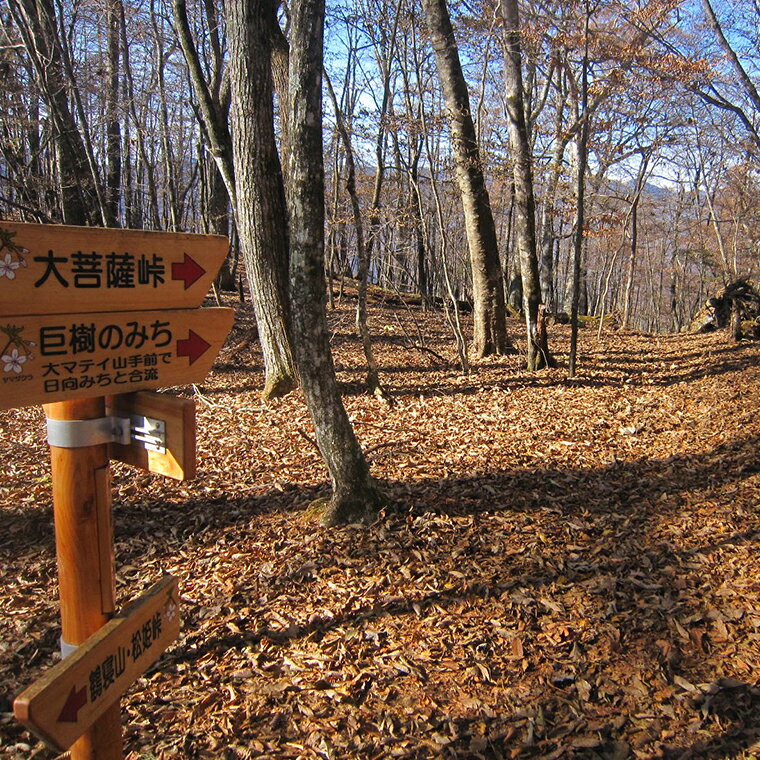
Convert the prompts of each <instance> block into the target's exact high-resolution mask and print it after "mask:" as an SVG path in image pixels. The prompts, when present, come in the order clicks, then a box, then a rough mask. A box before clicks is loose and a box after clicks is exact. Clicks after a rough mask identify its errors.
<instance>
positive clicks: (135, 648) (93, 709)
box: [14, 575, 179, 752]
mask: <svg viewBox="0 0 760 760" xmlns="http://www.w3.org/2000/svg"><path fill="white" fill-rule="evenodd" d="M178 635H179V590H178V588H177V579H176V578H172V576H170V575H167V576H165V577H164V578H163V579H162V580H161V581H159V582H158V583H156V584H155V586H153V588H152V589H150V590H149V591H148V592H147V593H146V594H145V595H144V596H142V597H140V598H139V599H138V600H137V601H136V602H134V603H133V604H132V605H130V606H129V607H128V608H126V609H125V610H124V611H123V612H121V613H120V614H119V615H117V616H116V617H114V618H112V619H111V620H109V621H108V623H106V624H105V625H104V626H103V627H102V628H100V630H98V631H97V632H96V633H94V634H93V635H92V636H90V637H89V638H88V639H87V640H86V641H85V642H84V643H83V644H82V645H81V646H80V647H78V648H77V649H76V651H75V652H74V653H73V654H71V655H70V656H69V657H67V658H66V659H64V660H61V662H59V663H58V664H57V665H56V666H55V667H53V668H51V669H50V670H49V671H48V672H47V673H46V674H45V675H44V676H43V677H42V678H40V679H39V680H38V681H37V682H36V683H34V684H33V685H32V686H30V687H29V688H28V689H26V690H25V691H24V692H22V693H21V694H20V695H19V696H18V697H16V701H15V703H14V710H15V714H16V717H17V718H18V719H19V720H20V721H21V722H22V723H23V724H24V725H25V726H28V727H29V728H31V729H32V730H34V731H35V733H37V734H39V735H40V736H42V737H44V739H45V740H46V741H47V742H48V744H50V745H51V746H52V747H54V748H55V749H57V750H58V751H60V752H63V751H64V750H66V749H67V748H68V747H70V746H71V745H72V744H73V743H74V741H75V740H76V739H78V738H79V736H80V735H81V734H82V733H84V731H85V730H86V729H87V728H89V727H90V726H91V725H92V724H93V723H94V722H95V721H96V720H97V719H98V718H99V717H100V716H101V715H102V714H103V713H104V712H105V711H106V710H107V709H108V708H109V707H110V706H111V705H112V704H113V703H114V702H115V701H116V700H117V699H118V698H119V697H120V696H121V695H122V694H123V693H124V692H125V691H126V690H127V689H128V688H129V687H130V686H131V685H132V684H133V683H134V681H135V679H136V678H138V677H139V676H140V675H141V674H142V673H143V672H145V670H146V669H147V668H148V667H149V666H150V665H152V664H153V663H154V662H155V661H156V659H157V658H158V656H159V655H160V654H161V653H162V652H163V651H164V650H165V649H166V647H167V646H168V645H169V644H171V643H172V642H173V641H174V640H175V639H176V638H177V636H178Z"/></svg>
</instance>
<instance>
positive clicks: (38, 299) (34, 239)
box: [0, 220, 228, 316]
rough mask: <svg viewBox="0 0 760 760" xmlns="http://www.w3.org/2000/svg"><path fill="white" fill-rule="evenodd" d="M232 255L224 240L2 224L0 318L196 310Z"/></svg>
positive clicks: (210, 236)
mask: <svg viewBox="0 0 760 760" xmlns="http://www.w3.org/2000/svg"><path fill="white" fill-rule="evenodd" d="M227 250H228V241H227V238H226V237H223V236H221V235H190V234H185V233H168V232H148V231H145V230H123V229H104V228H99V227H71V226H64V225H55V224H22V223H20V222H6V221H2V220H0V316H16V315H19V314H66V313H69V312H71V311H73V310H76V311H81V312H88V313H91V312H107V311H116V310H120V309H122V310H130V311H141V310H147V309H189V308H194V307H196V306H200V305H201V303H203V299H204V297H205V296H206V293H207V292H208V289H209V287H210V286H211V282H212V280H213V279H214V277H216V273H217V272H218V271H219V268H220V267H221V265H222V263H223V262H224V259H225V257H226V256H227ZM72 304H76V306H75V307H74V309H72Z"/></svg>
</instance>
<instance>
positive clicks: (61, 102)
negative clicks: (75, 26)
mask: <svg viewBox="0 0 760 760" xmlns="http://www.w3.org/2000/svg"><path fill="white" fill-rule="evenodd" d="M8 8H9V10H10V11H11V13H12V15H13V19H14V21H15V23H16V26H17V27H18V29H19V32H20V33H21V38H22V40H23V42H24V47H25V48H26V52H27V55H28V56H29V60H30V61H31V64H32V69H33V71H34V75H35V78H36V80H37V85H38V87H39V89H40V92H41V93H42V97H43V99H44V100H45V103H46V105H47V108H48V113H49V118H50V123H51V126H52V133H53V140H54V143H55V149H56V163H57V167H58V174H59V181H60V196H61V197H60V213H61V220H62V221H63V222H64V223H65V224H92V223H93V222H98V221H101V218H100V216H99V215H98V213H97V212H98V209H99V208H100V204H99V203H98V198H97V193H96V189H95V187H94V180H93V175H92V173H91V171H90V166H89V162H88V159H87V152H86V148H85V144H84V139H83V137H82V133H81V131H80V129H79V126H78V125H77V123H76V120H75V118H74V114H73V113H72V111H71V108H70V107H69V95H68V91H67V83H68V85H70V86H71V87H73V86H74V83H73V82H70V81H68V76H67V72H66V66H65V62H64V54H63V51H62V49H61V44H60V40H59V38H58V30H57V27H56V15H55V8H54V5H53V3H52V0H10V2H9V3H8Z"/></svg>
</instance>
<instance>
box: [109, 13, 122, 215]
mask: <svg viewBox="0 0 760 760" xmlns="http://www.w3.org/2000/svg"><path fill="white" fill-rule="evenodd" d="M120 5H121V3H120V0H108V2H107V5H106V26H107V29H106V38H107V44H108V50H107V54H106V102H105V109H106V157H107V163H108V169H107V173H106V211H107V216H108V218H109V220H110V221H111V224H112V225H114V226H115V225H116V223H117V220H118V219H119V200H120V198H121V122H120V121H119V58H120V56H119V31H120V28H121V17H120Z"/></svg>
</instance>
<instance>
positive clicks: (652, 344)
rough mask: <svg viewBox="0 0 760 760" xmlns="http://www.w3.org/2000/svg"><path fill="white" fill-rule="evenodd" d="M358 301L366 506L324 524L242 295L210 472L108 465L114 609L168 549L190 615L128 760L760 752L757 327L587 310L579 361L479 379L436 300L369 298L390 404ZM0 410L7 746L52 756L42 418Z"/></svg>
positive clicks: (348, 323) (51, 632) (304, 445)
mask: <svg viewBox="0 0 760 760" xmlns="http://www.w3.org/2000/svg"><path fill="white" fill-rule="evenodd" d="M352 306H353V304H352V303H351V302H345V303H344V304H342V305H340V306H339V307H338V309H337V310H335V311H332V312H330V315H329V319H330V323H331V327H332V330H333V345H334V349H335V355H336V361H337V365H338V370H339V373H338V374H339V379H340V381H341V383H342V385H343V389H344V392H345V396H344V400H345V404H346V407H347V409H348V412H349V414H350V416H351V419H352V420H353V423H354V427H355V430H356V432H357V435H358V436H359V438H360V440H361V443H362V445H363V447H364V450H365V451H366V452H367V455H368V457H369V459H370V460H371V466H372V472H373V473H374V475H375V476H376V477H377V478H378V480H379V481H380V482H381V483H382V485H383V488H384V489H385V492H386V494H387V496H388V500H389V503H388V507H387V509H386V510H385V511H384V512H383V513H382V514H381V516H380V518H379V519H378V520H377V522H376V523H375V524H374V525H372V526H371V527H368V528H359V527H347V528H341V529H332V530H327V529H324V528H321V527H320V526H319V525H318V523H317V522H316V521H315V518H314V515H313V513H312V511H311V510H309V504H310V502H311V501H313V500H314V499H316V498H318V497H320V496H324V495H327V494H328V493H329V488H328V484H327V475H326V471H325V468H324V466H323V464H322V461H321V459H320V456H319V454H318V452H317V451H316V450H315V448H314V446H313V445H312V444H311V443H310V441H309V438H311V437H312V433H311V426H310V422H309V419H308V415H307V412H306V409H305V406H304V402H303V399H302V396H301V395H300V393H293V394H291V395H290V396H288V397H286V398H284V399H280V400H277V401H275V402H273V403H271V404H269V405H267V406H265V405H263V404H262V403H261V401H260V400H259V392H260V390H261V387H262V373H261V361H260V355H259V354H258V348H257V344H256V342H255V341H248V340H246V337H245V336H246V334H247V332H248V331H249V330H250V326H251V316H250V313H249V312H248V311H246V310H242V311H241V312H240V313H239V315H238V320H237V323H236V327H235V329H234V332H233V334H232V335H231V337H230V339H229V340H228V342H227V345H226V347H225V348H224V349H223V351H222V354H221V355H220V358H219V362H218V364H217V366H216V368H215V370H214V372H213V373H212V374H211V375H210V376H209V378H208V380H207V381H206V382H205V383H204V384H203V386H202V389H201V390H202V394H203V398H202V400H200V401H199V403H198V435H199V438H198V467H199V475H198V477H197V479H196V480H195V481H192V482H187V483H177V482H175V481H169V480H165V479H162V478H160V477H158V476H153V475H149V474H146V473H143V472H139V471H137V470H133V469H130V468H128V467H126V466H124V465H114V467H113V472H114V483H113V493H114V524H115V548H116V563H117V595H118V598H119V602H120V603H125V602H127V601H129V600H131V599H133V598H134V597H136V596H137V595H138V594H139V593H140V592H141V591H142V590H144V589H145V588H147V587H148V586H150V585H151V584H152V583H153V582H155V581H156V580H158V579H159V578H160V577H161V575H162V573H165V572H169V573H172V574H173V575H175V576H177V577H178V578H179V583H180V590H181V598H182V618H183V623H182V632H181V635H180V638H179V639H178V640H177V642H176V643H175V644H174V645H172V646H171V648H170V649H169V650H167V652H166V654H165V655H164V656H163V657H162V658H161V659H160V660H159V661H158V663H157V664H156V665H155V667H152V668H151V669H150V670H149V671H148V672H147V673H146V674H145V676H144V677H142V678H140V679H139V680H138V681H137V683H136V684H135V685H134V686H133V687H132V688H131V689H130V691H129V692H128V693H127V694H126V696H125V697H124V699H123V701H122V713H123V724H124V736H125V748H126V757H127V758H129V760H167V759H169V758H188V759H194V758H222V759H225V758H230V759H232V758H310V759H311V758H341V759H349V758H367V759H369V758H377V759H378V760H379V759H381V758H438V757H441V758H462V759H464V758H472V759H475V758H542V759H543V760H550V758H603V759H606V760H624V759H625V758H673V759H675V758H680V759H681V760H687V759H688V758H758V757H760V680H759V679H760V593H759V592H760V555H758V551H757V548H758V539H759V538H760V344H759V343H757V342H755V343H751V342H743V343H740V344H732V343H730V342H729V341H728V336H727V335H726V334H713V335H673V336H652V335H643V334H635V333H622V332H616V331H611V330H608V331H607V332H606V333H605V334H604V335H603V336H602V337H601V339H600V340H597V337H596V331H595V330H593V329H590V328H586V329H584V330H582V331H581V336H580V345H581V357H580V364H579V374H578V376H577V378H576V379H574V380H572V381H571V380H568V379H567V378H566V369H565V368H564V367H563V366H560V368H558V369H556V370H549V371H541V372H538V373H535V374H529V373H527V372H526V371H525V370H524V369H523V368H522V362H521V359H520V357H519V356H515V357H507V358H503V359H495V360H488V361H482V362H480V363H478V366H477V367H476V371H475V372H474V373H473V374H472V375H470V376H467V377H464V376H462V375H461V374H460V372H459V371H458V369H457V368H456V366H455V364H454V362H453V359H454V352H453V347H452V342H451V338H450V334H449V332H448V329H447V327H446V324H445V322H444V320H443V317H442V315H440V314H434V315H426V314H423V313H422V312H421V311H420V310H419V309H417V308H407V307H404V306H402V305H399V304H398V303H397V304H396V305H395V306H390V305H386V306H383V305H381V304H379V303H377V302H375V303H373V304H372V310H371V328H372V330H373V332H374V335H375V336H376V341H377V342H376V351H377V358H378V362H379V365H380V369H381V374H382V379H383V381H384V383H385V386H386V388H387V390H388V391H389V393H390V395H391V396H392V399H393V401H394V402H395V403H394V404H393V405H392V406H389V405H387V404H385V403H382V402H380V401H378V400H377V399H375V398H374V397H370V396H368V395H367V394H366V393H365V391H364V389H363V387H362V378H363V374H364V373H363V360H362V355H361V350H360V346H359V343H358V341H357V340H356V339H355V337H354V336H353V311H352ZM418 330H419V332H418ZM511 332H512V334H513V335H515V336H518V335H521V334H522V331H521V325H520V324H519V323H518V322H517V321H514V322H513V324H512V325H511ZM420 335H423V336H424V339H425V342H426V345H427V346H428V347H429V348H430V349H432V350H433V351H435V352H436V353H438V354H440V355H441V356H442V357H445V358H446V359H448V360H449V361H450V362H451V363H450V364H447V365H444V364H442V363H441V362H439V361H438V359H437V358H436V357H435V356H433V354H431V353H429V352H426V351H422V350H419V349H416V348H412V347H411V344H412V343H415V342H418V341H419V339H420ZM550 341H551V344H552V346H553V347H554V350H555V351H556V352H557V355H558V358H559V359H560V362H561V364H563V363H566V359H567V356H566V351H567V346H568V342H569V329H568V328H566V327H561V326H552V327H550ZM0 431H2V438H1V439H0V456H1V457H2V473H3V478H2V481H0V521H1V524H2V530H0V567H1V568H2V587H1V588H0V758H2V759H3V760H10V758H14V760H27V759H29V758H37V759H38V760H50V759H52V758H54V757H56V753H55V752H52V751H51V750H48V749H45V748H44V746H43V745H42V744H41V743H39V742H38V741H37V740H36V739H35V738H34V737H32V736H31V735H30V734H28V733H27V732H25V731H24V730H23V729H22V728H21V727H20V726H19V725H18V724H17V723H15V722H14V720H13V717H12V714H11V710H12V707H11V703H12V698H13V695H15V694H16V693H17V692H18V691H20V690H21V689H22V688H23V687H24V686H26V685H28V684H29V683H31V682H32V681H33V680H34V679H35V678H37V677H39V676H40V675H41V674H42V673H43V672H44V671H45V670H46V669H47V668H49V667H50V666H51V665H52V664H53V663H54V662H55V661H57V659H58V657H59V656H58V654H57V653H56V652H57V649H58V636H59V624H58V610H57V598H56V580H55V575H56V570H55V549H54V535H53V521H52V506H51V494H50V474H49V472H50V471H49V462H48V454H47V449H46V445H45V442H44V440H45V435H44V421H43V416H42V411H41V410H40V409H39V408H29V409H20V410H14V411H10V412H3V413H0Z"/></svg>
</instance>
